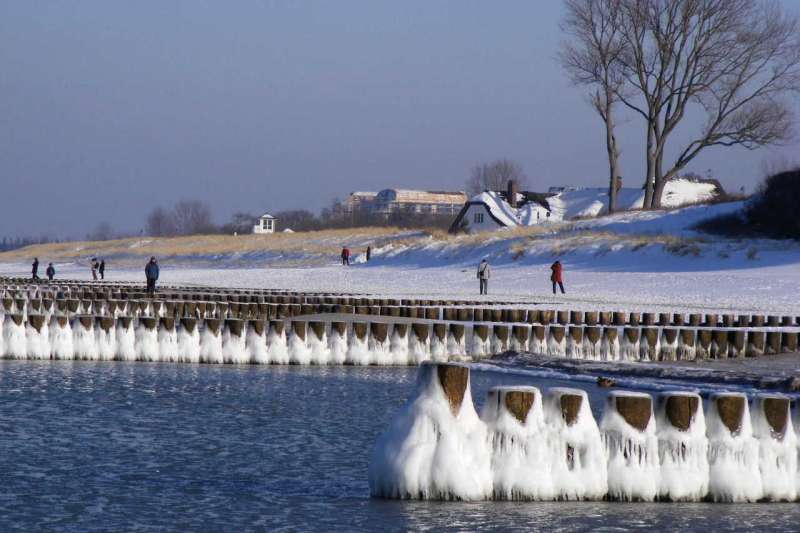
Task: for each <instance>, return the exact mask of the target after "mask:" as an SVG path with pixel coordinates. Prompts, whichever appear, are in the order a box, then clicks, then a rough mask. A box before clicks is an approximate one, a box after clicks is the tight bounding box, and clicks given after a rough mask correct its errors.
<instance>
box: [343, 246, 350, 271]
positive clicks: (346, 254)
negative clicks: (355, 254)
mask: <svg viewBox="0 0 800 533" xmlns="http://www.w3.org/2000/svg"><path fill="white" fill-rule="evenodd" d="M342 265H344V266H350V249H349V248H347V246H345V247H344V248H342Z"/></svg>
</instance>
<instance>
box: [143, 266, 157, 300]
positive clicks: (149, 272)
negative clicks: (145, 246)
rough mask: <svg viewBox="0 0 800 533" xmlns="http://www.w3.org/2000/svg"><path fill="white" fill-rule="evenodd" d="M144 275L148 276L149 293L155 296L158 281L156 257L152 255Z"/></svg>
mask: <svg viewBox="0 0 800 533" xmlns="http://www.w3.org/2000/svg"><path fill="white" fill-rule="evenodd" d="M144 277H145V278H147V294H148V296H150V297H151V298H153V297H155V295H156V281H157V280H158V263H157V262H156V258H155V257H151V258H150V261H148V262H147V265H146V266H145V267H144Z"/></svg>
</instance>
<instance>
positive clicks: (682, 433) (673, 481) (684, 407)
mask: <svg viewBox="0 0 800 533" xmlns="http://www.w3.org/2000/svg"><path fill="white" fill-rule="evenodd" d="M656 428H657V430H656V435H657V437H658V456H659V466H660V477H659V491H658V493H659V498H660V499H663V500H671V501H700V500H702V499H703V498H704V497H705V495H706V494H707V493H708V479H709V472H708V471H709V467H708V437H707V436H706V423H705V418H704V416H703V400H702V398H700V396H699V395H698V394H695V393H691V392H664V393H662V394H661V395H660V396H659V399H658V412H657V414H656Z"/></svg>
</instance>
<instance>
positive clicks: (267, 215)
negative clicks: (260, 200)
mask: <svg viewBox="0 0 800 533" xmlns="http://www.w3.org/2000/svg"><path fill="white" fill-rule="evenodd" d="M258 218H275V217H274V216H272V215H270V214H269V213H264V214H263V215H261V216H260V217H258Z"/></svg>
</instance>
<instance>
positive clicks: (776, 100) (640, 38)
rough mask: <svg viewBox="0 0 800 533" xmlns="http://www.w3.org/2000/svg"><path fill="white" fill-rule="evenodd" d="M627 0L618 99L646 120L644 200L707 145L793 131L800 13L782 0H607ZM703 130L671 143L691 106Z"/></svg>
mask: <svg viewBox="0 0 800 533" xmlns="http://www.w3.org/2000/svg"><path fill="white" fill-rule="evenodd" d="M598 1H600V2H603V3H607V4H617V5H618V6H619V15H620V16H619V19H618V20H619V28H618V31H619V33H620V35H621V42H622V53H621V54H620V55H619V57H618V59H617V65H618V66H619V72H620V74H621V75H622V76H623V79H624V84H623V85H622V87H621V90H618V91H616V94H617V97H618V98H619V100H620V101H621V102H622V103H623V104H624V105H626V106H627V107H628V108H629V109H631V110H633V111H635V112H636V113H638V114H639V115H640V116H641V117H642V118H643V119H644V121H645V124H646V135H647V143H646V146H647V148H646V158H647V159H646V161H647V175H646V177H645V184H646V194H645V207H658V206H660V205H661V196H662V193H663V190H664V185H665V184H666V182H667V181H668V180H669V179H670V178H672V177H673V176H675V175H676V174H677V173H678V172H679V171H680V170H681V169H683V168H684V167H685V166H686V165H687V164H688V163H689V162H691V161H692V160H693V159H694V158H695V157H697V155H698V154H700V152H701V151H702V150H704V149H705V148H708V147H710V146H743V147H745V148H748V149H755V148H758V147H760V146H765V145H770V144H777V143H780V142H782V141H785V140H786V139H788V138H789V136H790V134H791V126H792V109H791V105H790V103H789V102H788V101H787V100H788V97H789V96H790V95H791V94H792V93H796V92H798V91H799V90H800V37H799V36H800V28H799V27H798V21H797V17H796V16H793V15H790V14H788V13H786V12H785V11H784V10H783V9H782V8H781V7H780V6H779V5H778V4H777V3H776V2H775V1H773V0H598ZM695 111H699V112H701V113H703V114H704V115H705V121H704V125H703V127H702V129H701V131H700V133H699V134H697V135H696V136H694V137H693V138H692V139H691V140H689V141H688V142H686V143H685V144H683V145H682V146H679V147H677V148H675V147H672V148H670V152H674V153H677V154H678V155H677V156H676V157H675V158H674V159H673V160H671V161H670V162H669V163H667V164H666V165H665V161H664V159H665V152H666V148H667V146H668V145H669V142H668V141H669V140H670V139H671V138H672V134H673V133H674V132H675V131H676V128H677V127H678V125H679V124H681V123H682V121H683V119H684V118H685V117H686V116H687V114H688V113H691V112H695Z"/></svg>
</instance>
